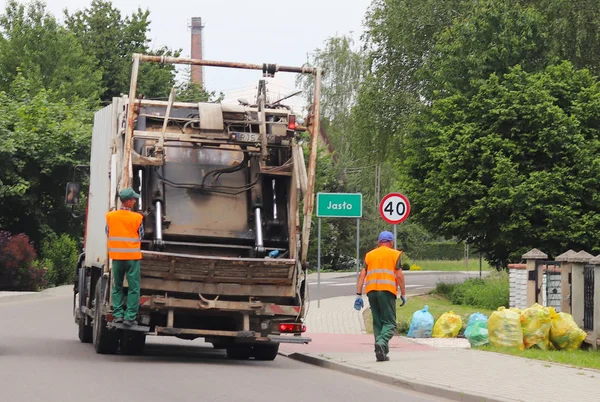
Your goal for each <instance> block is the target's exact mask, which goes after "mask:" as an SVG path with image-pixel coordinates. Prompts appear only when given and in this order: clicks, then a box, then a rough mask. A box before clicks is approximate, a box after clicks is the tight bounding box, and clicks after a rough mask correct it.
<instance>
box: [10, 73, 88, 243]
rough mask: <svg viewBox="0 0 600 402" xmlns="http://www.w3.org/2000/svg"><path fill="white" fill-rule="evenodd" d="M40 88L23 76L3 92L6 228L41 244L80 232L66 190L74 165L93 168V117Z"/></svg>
mask: <svg viewBox="0 0 600 402" xmlns="http://www.w3.org/2000/svg"><path fill="white" fill-rule="evenodd" d="M34 86H35V85H34V84H32V82H31V80H28V79H26V78H25V77H24V76H23V75H22V74H19V75H17V77H16V79H15V81H14V82H13V84H12V86H11V89H10V91H9V92H8V93H7V92H0V210H1V211H2V212H3V213H2V215H0V227H4V228H6V229H8V230H9V231H11V232H12V233H27V234H28V235H29V236H30V237H31V239H32V240H33V241H34V242H35V243H37V244H39V242H40V240H41V239H42V238H43V237H44V235H47V234H49V233H51V232H59V233H63V232H71V233H77V232H78V230H77V229H78V228H79V225H80V222H79V221H74V220H73V219H72V218H71V216H70V212H69V210H68V209H67V208H66V206H65V205H64V189H65V185H66V182H67V181H68V180H69V179H70V178H71V177H72V175H73V168H74V166H76V165H78V164H87V161H88V156H89V149H90V138H91V131H92V127H91V117H92V113H91V112H90V111H89V110H88V109H87V107H86V105H85V104H83V103H69V102H67V101H65V100H53V99H56V96H55V95H54V93H53V92H52V91H46V90H41V91H39V92H36V91H35V90H33V89H32V87H34Z"/></svg>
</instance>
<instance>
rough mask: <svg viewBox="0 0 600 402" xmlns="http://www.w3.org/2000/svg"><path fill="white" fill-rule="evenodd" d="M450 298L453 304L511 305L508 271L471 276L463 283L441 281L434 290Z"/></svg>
mask: <svg viewBox="0 0 600 402" xmlns="http://www.w3.org/2000/svg"><path fill="white" fill-rule="evenodd" d="M432 293H434V294H438V295H441V296H444V297H446V298H448V299H449V300H450V301H451V302H452V303H453V304H458V305H465V306H471V307H480V308H486V309H489V310H496V309H497V308H498V307H500V306H504V307H506V308H508V307H509V296H510V289H509V281H508V274H507V273H506V272H498V273H493V274H491V275H489V276H487V277H486V278H483V279H479V278H470V279H467V280H466V281H465V282H463V283H459V284H456V283H452V284H448V283H439V284H437V286H436V288H435V290H434V291H433V292H432Z"/></svg>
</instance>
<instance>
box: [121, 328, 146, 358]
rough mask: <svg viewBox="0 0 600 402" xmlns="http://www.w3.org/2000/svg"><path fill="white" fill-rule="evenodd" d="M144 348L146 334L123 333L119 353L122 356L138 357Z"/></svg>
mask: <svg viewBox="0 0 600 402" xmlns="http://www.w3.org/2000/svg"><path fill="white" fill-rule="evenodd" d="M145 346H146V334H141V333H139V332H135V331H123V335H122V336H121V353H123V354H124V355H139V354H141V353H142V352H143V351H144V347H145Z"/></svg>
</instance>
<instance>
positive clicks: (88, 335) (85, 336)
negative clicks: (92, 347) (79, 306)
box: [77, 317, 94, 343]
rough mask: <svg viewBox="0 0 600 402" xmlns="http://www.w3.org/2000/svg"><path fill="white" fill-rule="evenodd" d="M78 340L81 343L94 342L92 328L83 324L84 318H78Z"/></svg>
mask: <svg viewBox="0 0 600 402" xmlns="http://www.w3.org/2000/svg"><path fill="white" fill-rule="evenodd" d="M77 325H78V326H79V340H80V341H81V342H82V343H92V341H93V340H94V327H93V326H91V325H86V324H85V318H83V317H82V318H80V319H79V323H78V324H77Z"/></svg>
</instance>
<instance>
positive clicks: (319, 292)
mask: <svg viewBox="0 0 600 402" xmlns="http://www.w3.org/2000/svg"><path fill="white" fill-rule="evenodd" d="M317 232H318V234H317V237H318V241H317V308H320V307H321V218H319V229H318V231H317Z"/></svg>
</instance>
